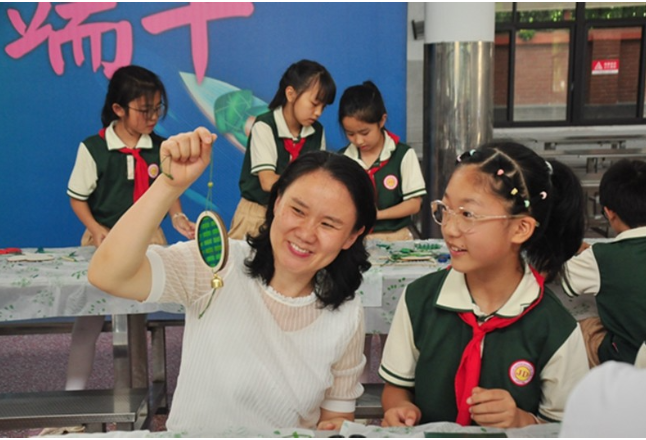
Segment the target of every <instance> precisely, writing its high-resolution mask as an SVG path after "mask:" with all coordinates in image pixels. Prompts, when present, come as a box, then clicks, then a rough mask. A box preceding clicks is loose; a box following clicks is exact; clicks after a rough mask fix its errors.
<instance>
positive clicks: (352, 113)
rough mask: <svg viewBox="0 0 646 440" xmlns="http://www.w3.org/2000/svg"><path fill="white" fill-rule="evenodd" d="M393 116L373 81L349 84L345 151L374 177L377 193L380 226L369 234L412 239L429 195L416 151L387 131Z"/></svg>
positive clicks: (343, 118) (343, 109) (344, 103)
mask: <svg viewBox="0 0 646 440" xmlns="http://www.w3.org/2000/svg"><path fill="white" fill-rule="evenodd" d="M387 118H388V114H387V112H386V106H385V105H384V100H383V98H382V97H381V93H380V92H379V89H378V88H377V86H375V85H374V84H373V83H372V82H371V81H366V82H364V83H363V84H361V85H357V86H353V87H350V88H348V89H347V90H346V91H345V92H344V93H343V96H342V97H341V101H340V102H339V124H341V127H342V128H343V131H344V132H345V135H346V136H347V138H348V140H349V141H350V144H349V145H348V146H346V147H345V148H343V149H342V150H341V151H340V152H341V153H343V154H345V155H346V156H348V157H350V158H352V159H354V160H355V161H356V162H358V163H359V165H361V166H362V167H363V169H364V170H366V172H367V173H368V176H370V179H371V180H372V182H373V185H374V186H375V189H376V194H377V224H376V225H375V228H374V230H373V231H372V232H371V234H370V235H368V238H369V239H370V238H372V239H382V240H411V239H412V238H413V235H412V233H411V229H410V228H411V226H412V224H413V220H412V217H411V216H412V215H414V214H417V213H418V212H419V210H420V208H421V206H422V197H423V196H424V195H425V194H426V185H425V183H424V176H423V175H422V170H421V168H420V166H419V160H418V159H417V155H416V154H415V150H413V149H412V148H411V147H409V146H408V145H406V144H403V143H401V142H399V137H398V136H396V135H394V134H393V133H390V132H389V131H387V130H386V128H385V126H386V119H387Z"/></svg>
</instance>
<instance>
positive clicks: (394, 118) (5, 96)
mask: <svg viewBox="0 0 646 440" xmlns="http://www.w3.org/2000/svg"><path fill="white" fill-rule="evenodd" d="M92 5H94V6H92ZM200 5H202V6H198V5H197V4H195V5H193V4H187V3H118V4H117V3H112V4H109V3H108V4H106V3H104V4H81V3H78V4H61V3H51V4H50V3H40V4H38V3H1V4H0V9H1V10H0V44H1V46H2V48H3V50H2V52H1V53H0V84H2V99H1V103H2V105H0V133H1V136H0V139H1V140H0V142H1V144H0V150H1V151H2V159H0V248H4V247H9V246H17V247H39V246H47V247H57V246H74V245H78V243H79V242H80V236H81V234H82V232H83V229H84V228H83V225H82V224H81V222H80V221H79V220H78V219H77V218H76V216H75V215H74V213H73V212H72V210H71V208H70V205H69V198H68V196H67V195H66V189H67V180H68V178H69V174H70V172H71V170H72V166H73V164H74V160H75V157H76V152H77V148H78V145H79V142H80V141H82V140H83V139H84V138H85V137H87V136H88V135H90V134H94V133H96V132H97V131H98V130H99V129H100V128H101V121H100V110H101V106H102V105H103V100H104V97H105V92H106V89H107V83H108V81H109V79H108V77H109V75H111V71H113V70H114V69H115V68H116V67H118V66H119V65H123V64H138V65H141V66H144V67H146V68H149V69H150V70H153V71H154V72H156V73H157V74H158V75H159V76H160V77H161V79H162V81H163V82H164V84H165V85H166V88H167V91H168V95H169V109H170V111H169V114H168V116H167V117H166V119H164V120H162V121H161V123H160V124H158V126H157V128H156V131H157V132H158V133H159V134H160V135H162V136H169V135H172V134H175V133H178V132H182V131H188V130H191V129H193V128H194V127H196V126H198V125H204V126H206V127H208V128H209V129H211V130H213V131H215V132H216V133H218V134H219V135H220V137H219V139H218V141H217V142H216V147H215V149H214V158H213V160H214V183H215V186H214V198H213V202H214V205H215V209H216V210H217V211H218V212H219V213H220V215H221V216H222V217H223V219H224V221H225V222H226V224H229V222H230V220H231V217H232V215H233V212H234V210H235V207H236V205H237V203H238V200H239V197H240V195H239V191H238V186H237V182H238V177H239V172H240V167H241V164H242V158H243V151H242V150H241V148H240V147H239V146H236V142H235V136H228V137H227V136H224V134H225V133H223V132H222V130H221V128H222V127H218V126H217V125H216V121H215V119H214V116H213V104H214V100H215V99H217V97H218V96H221V94H223V93H229V92H235V91H236V90H238V89H243V90H249V91H251V93H252V94H253V96H254V97H255V101H254V102H255V103H261V104H262V103H267V102H269V101H270V100H271V98H272V97H273V95H274V93H275V92H276V89H277V87H278V81H279V79H280V77H281V75H282V73H283V72H284V70H285V69H286V68H287V67H288V66H289V65H290V64H291V63H293V62H295V61H297V60H299V59H303V58H307V59H312V60H316V61H318V62H320V63H321V64H323V65H324V66H326V67H327V69H328V70H329V71H330V72H331V74H332V76H333V77H334V80H335V82H336V84H337V99H336V100H335V103H334V104H333V105H331V106H329V107H328V108H326V110H325V112H324V113H323V116H322V117H321V122H322V123H323V125H324V126H325V128H326V134H327V143H328V148H329V149H331V150H336V149H339V148H341V147H342V146H344V145H345V144H346V140H345V138H344V136H343V134H342V131H341V129H340V128H339V126H338V124H337V122H336V115H337V110H338V107H337V103H338V99H339V98H340V96H341V93H342V92H343V90H344V89H345V88H346V87H348V86H351V85H355V84H359V83H361V82H363V81H364V80H366V79H371V80H372V81H374V82H375V83H376V84H377V86H378V87H379V88H380V89H381V91H382V93H383V95H384V99H385V101H386V106H387V109H388V114H389V119H388V124H387V126H388V128H389V129H390V130H391V131H393V132H395V133H397V134H400V135H402V137H403V135H405V120H406V114H405V109H406V106H405V98H406V93H405V92H406V91H405V84H406V3H255V4H252V3H247V4H243V3H234V4H231V3H230V4H226V5H223V4H213V3H211V4H208V3H204V4H200ZM227 5H228V6H227ZM232 5H235V6H232ZM93 8H94V9H93ZM200 8H202V9H200ZM206 190H207V186H206V176H203V177H202V178H201V179H200V180H198V181H197V182H196V183H195V184H194V185H193V186H192V188H191V189H190V190H189V191H188V192H187V193H186V194H185V195H184V196H182V203H183V205H184V211H185V212H186V213H187V214H188V215H189V217H190V218H192V219H193V220H195V218H196V217H197V215H198V214H199V212H201V211H202V210H203V209H204V207H205V203H204V196H205V195H206ZM163 226H164V231H165V232H166V234H167V237H168V239H169V242H174V241H177V240H180V239H182V237H181V236H180V235H179V234H177V233H176V232H175V231H174V230H173V228H172V226H170V222H169V221H168V220H165V221H164V224H163Z"/></svg>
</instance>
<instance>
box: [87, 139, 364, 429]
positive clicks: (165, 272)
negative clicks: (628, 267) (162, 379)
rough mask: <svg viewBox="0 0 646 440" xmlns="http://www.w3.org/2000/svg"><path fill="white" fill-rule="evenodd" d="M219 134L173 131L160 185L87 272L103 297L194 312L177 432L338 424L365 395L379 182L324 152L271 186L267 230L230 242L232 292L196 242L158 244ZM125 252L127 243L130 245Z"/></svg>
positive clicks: (171, 422) (174, 419)
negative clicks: (168, 216)
mask: <svg viewBox="0 0 646 440" xmlns="http://www.w3.org/2000/svg"><path fill="white" fill-rule="evenodd" d="M214 139H215V135H212V134H211V133H210V132H208V130H206V129H204V128H198V129H197V130H195V131H194V132H192V133H184V134H181V135H178V136H174V137H171V138H170V139H169V140H168V141H166V142H164V143H163V144H162V151H161V154H162V156H163V157H169V158H170V159H169V160H168V161H167V162H168V166H169V167H171V166H172V173H173V177H174V178H173V179H170V178H161V179H158V180H157V181H156V182H155V183H154V184H153V185H152V186H151V188H150V190H149V191H148V192H147V193H146V194H145V195H144V197H143V198H142V199H141V201H140V202H139V203H137V204H135V205H134V206H133V207H132V209H131V210H130V211H128V212H127V213H126V214H125V215H124V216H123V218H122V219H121V220H120V221H119V222H118V223H117V225H116V226H115V227H114V229H113V230H112V232H111V233H110V235H109V236H108V237H107V238H106V241H105V242H104V244H103V245H102V246H101V248H99V249H98V250H97V252H96V253H95V255H94V257H93V259H92V261H91V263H90V268H89V271H88V277H89V279H90V282H91V283H92V284H94V285H96V286H97V287H99V288H100V289H101V290H103V291H106V292H108V293H111V294H113V295H117V296H123V297H126V298H130V299H136V300H139V301H150V302H179V303H181V304H183V305H184V307H185V308H186V330H185V333H184V342H183V350H182V365H181V367H180V374H179V379H178V384H177V389H176V391H175V394H174V396H173V405H172V407H171V413H170V417H169V419H168V423H167V426H168V429H169V430H171V431H185V432H186V431H188V432H192V433H197V432H204V433H214V432H222V431H223V430H226V429H229V428H232V427H239V426H251V427H257V428H261V429H269V428H285V427H293V426H301V427H305V428H318V429H339V428H340V426H341V424H342V422H343V421H344V420H353V418H354V407H355V400H356V399H357V397H359V396H360V395H361V394H362V391H363V388H362V386H361V384H360V383H359V377H360V375H361V373H362V371H363V369H364V366H365V362H366V361H365V357H364V355H363V341H364V337H365V335H364V332H365V330H364V323H363V307H362V305H361V301H360V299H359V298H358V297H355V291H356V289H357V288H358V287H359V285H360V284H361V280H362V275H361V273H362V272H363V271H365V270H367V269H368V268H369V266H370V264H369V262H368V254H367V252H366V250H365V248H364V246H363V239H364V237H365V234H366V232H367V231H368V230H370V228H372V226H373V224H374V221H375V205H374V196H373V189H372V185H371V183H370V179H369V178H368V177H367V176H366V175H365V173H361V172H360V169H359V166H358V165H357V164H356V163H354V162H353V161H352V160H350V159H348V158H346V157H344V156H341V155H338V154H336V153H328V152H325V151H317V152H309V153H306V154H303V155H301V156H299V158H298V159H296V160H295V161H294V162H292V163H291V164H290V165H289V166H288V167H287V168H286V169H285V171H284V172H283V173H282V174H281V176H280V178H279V179H278V181H277V182H276V184H275V185H274V186H273V188H272V190H271V194H270V197H269V205H268V206H269V209H267V213H266V221H265V223H264V224H263V226H262V227H261V229H260V233H259V235H258V236H255V237H251V238H249V239H248V242H247V241H243V240H230V241H229V256H228V260H227V263H226V266H225V268H224V269H223V270H221V271H220V272H219V275H220V277H221V278H222V280H223V284H224V286H223V287H222V288H220V289H218V290H217V291H216V292H215V293H214V294H213V295H214V296H213V298H212V303H211V305H210V306H208V304H209V301H211V296H212V287H211V281H212V279H213V274H212V272H211V270H210V268H209V267H207V266H206V265H203V264H202V262H201V257H200V254H199V251H198V247H197V246H196V245H195V243H193V242H190V243H178V244H176V245H173V246H170V247H167V248H164V247H158V246H153V247H151V248H150V249H148V248H147V242H148V239H149V238H150V236H151V234H152V233H153V231H154V230H155V228H156V227H157V225H158V224H159V222H160V221H161V220H162V218H163V215H164V212H165V211H166V210H167V209H168V207H169V206H170V204H171V203H172V200H174V199H175V198H177V197H178V196H179V195H180V194H181V193H182V192H183V191H184V190H186V189H187V188H188V187H189V186H190V185H191V183H193V182H194V181H195V180H196V179H197V178H198V177H199V176H200V174H201V173H202V172H203V171H204V169H205V168H206V167H207V165H208V163H209V161H210V152H211V146H212V142H213V141H214ZM126 244H127V245H126Z"/></svg>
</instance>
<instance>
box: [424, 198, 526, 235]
mask: <svg viewBox="0 0 646 440" xmlns="http://www.w3.org/2000/svg"><path fill="white" fill-rule="evenodd" d="M431 213H432V215H433V220H435V223H437V224H438V225H440V226H446V225H448V223H449V219H450V218H451V217H455V220H456V222H457V223H456V225H457V227H458V229H459V230H460V232H462V233H463V234H467V233H469V232H471V231H472V230H473V228H474V227H475V226H476V224H477V223H478V222H484V221H487V220H500V219H504V218H520V217H525V216H526V214H516V215H480V214H474V213H473V212H471V211H466V210H465V209H464V208H463V207H461V206H460V207H459V208H458V209H457V210H456V211H454V210H452V209H451V208H449V207H448V206H446V205H445V204H444V203H442V201H441V200H434V201H432V202H431Z"/></svg>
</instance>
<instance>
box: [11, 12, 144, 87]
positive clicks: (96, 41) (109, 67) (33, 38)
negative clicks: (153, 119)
mask: <svg viewBox="0 0 646 440" xmlns="http://www.w3.org/2000/svg"><path fill="white" fill-rule="evenodd" d="M116 6H117V4H116V3H67V4H62V5H57V6H55V8H54V9H55V11H56V13H57V14H58V15H59V16H60V17H61V18H64V19H66V20H68V23H67V25H66V26H65V27H64V28H63V29H60V30H54V29H53V28H52V26H51V25H50V24H46V25H43V24H44V22H45V20H46V19H47V16H48V15H49V12H50V10H51V8H52V6H51V4H50V3H38V7H37V9H36V12H35V13H34V17H33V19H32V21H31V23H29V25H28V26H27V25H26V24H25V22H24V20H23V19H22V17H21V16H20V13H19V12H18V11H17V10H15V9H9V10H8V11H7V15H8V16H9V21H11V24H12V25H13V27H14V29H15V30H16V31H17V32H18V33H19V34H20V36H21V37H20V38H19V39H17V40H16V41H13V42H12V43H9V44H8V45H7V46H6V47H5V51H6V52H7V54H8V55H9V56H10V57H12V58H15V59H17V58H21V57H23V56H24V55H26V54H28V53H29V52H31V51H32V50H34V49H35V48H36V47H38V46H40V45H41V44H42V43H44V42H45V41H47V46H48V52H49V61H50V64H51V66H52V68H53V69H54V72H56V74H58V75H62V74H63V72H64V71H65V61H64V59H63V51H62V46H63V44H65V43H72V51H73V54H74V61H75V63H76V65H77V66H80V65H81V64H82V63H83V61H85V55H84V54H83V39H84V38H89V39H90V51H91V55H92V70H93V71H94V72H96V71H97V70H98V69H99V67H100V66H103V72H104V73H105V75H106V76H107V77H108V78H110V77H112V74H113V73H114V71H115V70H116V69H118V68H119V67H121V66H125V65H127V64H130V62H131V61H132V26H131V25H130V23H129V22H128V21H125V20H124V21H120V22H118V23H88V24H84V23H83V22H84V21H85V20H86V19H87V18H88V17H89V16H90V15H92V14H96V13H98V12H103V11H107V10H110V9H114V8H115V7H116ZM112 31H114V32H115V33H116V43H115V58H114V61H112V62H109V61H102V60H101V55H102V45H101V43H102V42H101V38H102V36H103V34H105V33H108V32H112Z"/></svg>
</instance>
